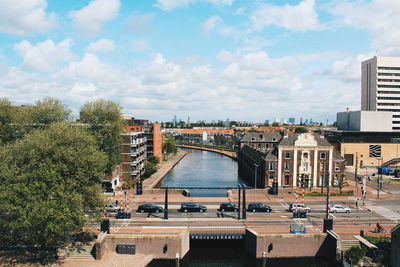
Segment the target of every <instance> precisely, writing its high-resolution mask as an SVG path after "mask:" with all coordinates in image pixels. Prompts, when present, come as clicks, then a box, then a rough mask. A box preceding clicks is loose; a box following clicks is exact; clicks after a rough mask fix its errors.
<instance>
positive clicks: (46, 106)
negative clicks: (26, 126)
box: [32, 97, 71, 125]
mask: <svg viewBox="0 0 400 267" xmlns="http://www.w3.org/2000/svg"><path fill="white" fill-rule="evenodd" d="M35 104H36V106H35V107H34V109H33V114H32V122H33V123H38V124H45V125H48V124H51V123H53V122H62V121H68V120H69V119H70V118H71V117H70V116H71V109H69V108H68V106H66V105H64V104H63V103H62V102H61V101H60V100H59V99H57V98H53V97H45V98H43V99H40V100H37V101H36V102H35Z"/></svg>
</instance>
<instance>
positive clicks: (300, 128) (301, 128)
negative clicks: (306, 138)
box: [294, 127, 307, 133]
mask: <svg viewBox="0 0 400 267" xmlns="http://www.w3.org/2000/svg"><path fill="white" fill-rule="evenodd" d="M294 132H295V133H307V129H306V128H305V127H296V128H295V129H294Z"/></svg>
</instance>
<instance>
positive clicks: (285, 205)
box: [279, 203, 289, 209]
mask: <svg viewBox="0 0 400 267" xmlns="http://www.w3.org/2000/svg"><path fill="white" fill-rule="evenodd" d="M279 204H281V205H282V207H284V208H285V209H287V208H288V207H289V205H288V204H286V203H279Z"/></svg>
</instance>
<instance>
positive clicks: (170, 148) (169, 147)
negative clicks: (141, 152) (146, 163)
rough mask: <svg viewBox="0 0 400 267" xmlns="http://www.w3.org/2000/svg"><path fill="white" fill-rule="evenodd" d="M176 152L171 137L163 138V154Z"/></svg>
mask: <svg viewBox="0 0 400 267" xmlns="http://www.w3.org/2000/svg"><path fill="white" fill-rule="evenodd" d="M177 151H178V150H177V148H176V144H175V141H174V139H173V138H172V136H168V137H167V138H165V141H164V144H163V152H164V153H167V154H171V153H176V152H177Z"/></svg>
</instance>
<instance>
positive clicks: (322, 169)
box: [319, 162, 326, 172]
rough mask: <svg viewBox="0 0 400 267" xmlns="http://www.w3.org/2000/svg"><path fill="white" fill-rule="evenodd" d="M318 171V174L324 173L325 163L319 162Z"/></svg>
mask: <svg viewBox="0 0 400 267" xmlns="http://www.w3.org/2000/svg"><path fill="white" fill-rule="evenodd" d="M319 171H320V172H325V171H326V170H325V163H323V162H321V164H320V166H319Z"/></svg>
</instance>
